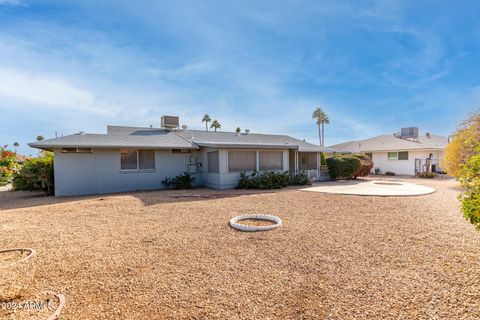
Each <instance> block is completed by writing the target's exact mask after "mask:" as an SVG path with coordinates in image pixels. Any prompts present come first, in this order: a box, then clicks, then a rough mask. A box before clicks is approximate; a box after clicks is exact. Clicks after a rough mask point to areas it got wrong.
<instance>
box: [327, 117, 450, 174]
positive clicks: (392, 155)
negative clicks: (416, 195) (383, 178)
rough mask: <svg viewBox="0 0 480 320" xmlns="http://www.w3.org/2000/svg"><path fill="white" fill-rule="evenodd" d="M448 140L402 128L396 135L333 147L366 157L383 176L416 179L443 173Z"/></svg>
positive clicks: (413, 129)
mask: <svg viewBox="0 0 480 320" xmlns="http://www.w3.org/2000/svg"><path fill="white" fill-rule="evenodd" d="M447 144H448V138H447V137H442V136H437V135H433V134H430V133H429V132H426V133H425V134H424V135H419V134H418V128H417V127H410V128H402V129H401V130H400V132H398V133H395V134H393V135H381V136H377V137H373V138H370V139H365V140H358V141H349V142H345V143H340V144H336V145H333V146H331V148H333V149H335V150H336V151H337V152H340V153H365V154H366V155H368V156H369V157H370V158H371V159H372V161H373V163H374V169H373V170H374V172H375V169H376V170H377V172H379V173H385V172H387V171H390V172H394V173H395V174H403V175H415V174H417V173H419V172H425V171H427V170H430V171H432V172H443V170H442V168H441V160H442V159H443V155H444V150H445V147H446V146H447Z"/></svg>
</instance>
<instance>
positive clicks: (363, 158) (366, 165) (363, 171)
mask: <svg viewBox="0 0 480 320" xmlns="http://www.w3.org/2000/svg"><path fill="white" fill-rule="evenodd" d="M352 157H355V158H357V159H358V160H360V168H358V170H357V171H355V173H354V174H353V177H354V178H357V177H366V176H368V175H369V174H370V172H371V171H372V168H373V161H372V160H371V159H370V158H369V157H368V156H367V155H365V154H354V155H352Z"/></svg>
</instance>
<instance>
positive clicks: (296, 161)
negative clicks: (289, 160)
mask: <svg viewBox="0 0 480 320" xmlns="http://www.w3.org/2000/svg"><path fill="white" fill-rule="evenodd" d="M297 173H298V151H296V150H295V174H297Z"/></svg>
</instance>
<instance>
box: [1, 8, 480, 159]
mask: <svg viewBox="0 0 480 320" xmlns="http://www.w3.org/2000/svg"><path fill="white" fill-rule="evenodd" d="M461 3H463V4H461ZM479 16H480V2H477V1H464V2H458V1H393V0H392V1H390V0H381V1H153V0H152V1H123V0H117V1H81V0H78V1H64V0H63V1H33V0H32V1H29V0H24V1H23V0H0V112H1V115H2V120H3V121H2V125H1V126H0V144H12V143H13V142H15V141H18V142H19V143H20V144H21V145H22V147H21V148H20V150H19V151H20V152H22V153H25V154H32V153H35V150H32V149H29V148H28V147H26V143H27V142H30V141H32V140H34V139H35V137H36V136H37V135H39V134H41V135H44V136H45V137H47V138H48V137H53V136H54V135H55V132H57V133H58V134H62V133H63V134H71V133H74V132H78V131H80V130H82V131H86V132H98V133H102V132H105V130H106V129H105V126H106V125H107V124H123V125H139V126H147V125H150V124H152V125H154V126H158V125H159V122H160V116H161V115H163V114H172V115H179V116H180V118H181V123H182V124H186V125H188V127H189V128H198V129H201V128H203V125H202V123H201V122H200V119H201V117H202V115H203V114H204V113H208V114H210V115H211V116H212V118H215V119H218V120H219V121H220V122H221V123H222V125H223V128H222V129H223V130H225V131H233V130H234V129H235V128H236V127H237V126H240V127H241V128H242V129H247V128H248V129H250V130H251V131H252V132H269V133H287V134H290V135H292V136H295V137H299V138H305V139H307V140H308V141H311V142H318V138H317V132H316V127H315V123H314V122H313V120H312V119H311V113H312V110H313V109H314V108H315V107H316V106H321V107H322V108H323V109H324V110H325V111H326V112H327V114H328V115H329V117H330V119H331V124H330V125H328V126H327V128H326V143H327V144H328V145H330V144H334V143H339V142H343V141H346V140H352V139H362V138H367V137H369V136H373V135H377V134H384V133H393V132H395V131H396V130H397V129H399V128H400V127H404V126H418V127H420V130H421V131H423V132H425V131H430V132H432V133H436V134H443V135H447V134H449V133H451V132H452V131H453V130H454V129H455V128H456V126H457V124H458V122H459V121H461V120H462V119H463V118H465V117H466V116H467V115H468V114H469V113H470V112H473V111H475V110H478V109H479V108H480V19H478V17H479Z"/></svg>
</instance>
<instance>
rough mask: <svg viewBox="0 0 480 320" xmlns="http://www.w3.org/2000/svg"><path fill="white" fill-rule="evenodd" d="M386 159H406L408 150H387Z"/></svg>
mask: <svg viewBox="0 0 480 320" xmlns="http://www.w3.org/2000/svg"><path fill="white" fill-rule="evenodd" d="M388 160H408V151H400V152H389V153H388Z"/></svg>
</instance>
